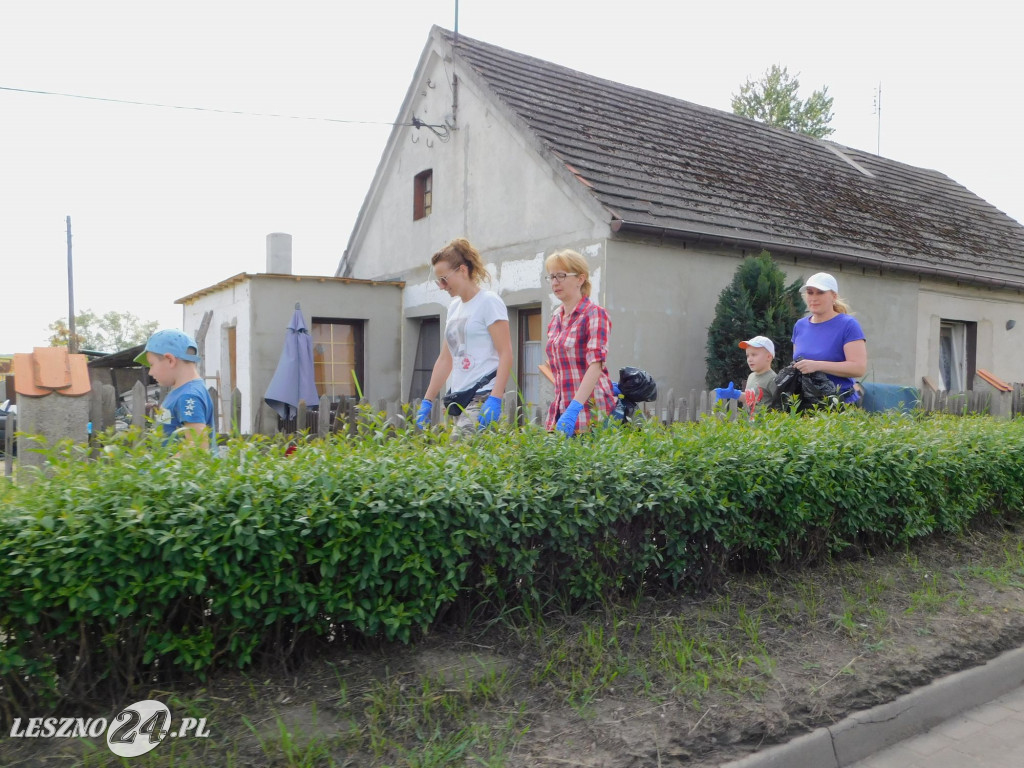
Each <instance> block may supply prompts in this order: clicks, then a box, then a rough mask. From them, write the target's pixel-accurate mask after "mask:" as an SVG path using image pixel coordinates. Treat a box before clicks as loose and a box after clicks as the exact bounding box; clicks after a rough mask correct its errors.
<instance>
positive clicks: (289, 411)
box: [263, 304, 320, 419]
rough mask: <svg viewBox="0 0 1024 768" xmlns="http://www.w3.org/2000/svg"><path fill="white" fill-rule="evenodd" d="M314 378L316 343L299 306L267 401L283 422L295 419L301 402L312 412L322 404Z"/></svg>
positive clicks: (289, 325)
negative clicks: (314, 346)
mask: <svg viewBox="0 0 1024 768" xmlns="http://www.w3.org/2000/svg"><path fill="white" fill-rule="evenodd" d="M314 378H315V377H314V372H313V339H312V337H311V336H310V335H309V330H308V329H307V328H306V320H305V318H303V317H302V310H301V309H299V305H298V304H296V305H295V313H294V314H293V315H292V321H291V323H289V324H288V332H287V334H286V335H285V337H284V349H283V350H282V352H281V359H280V360H279V361H278V363H277V370H276V371H275V372H274V378H272V379H271V380H270V386H269V387H267V394H266V395H265V396H264V398H263V399H264V401H265V402H266V403H267V405H269V406H270V407H271V408H273V409H274V410H275V411H276V412H277V415H278V416H280V417H281V418H282V419H294V418H295V416H296V414H297V413H298V405H299V400H305V401H306V405H308V406H310V407H312V408H315V407H316V406H317V405H318V404H319V402H320V395H319V394H317V391H316V385H315V384H314V383H313V380H314Z"/></svg>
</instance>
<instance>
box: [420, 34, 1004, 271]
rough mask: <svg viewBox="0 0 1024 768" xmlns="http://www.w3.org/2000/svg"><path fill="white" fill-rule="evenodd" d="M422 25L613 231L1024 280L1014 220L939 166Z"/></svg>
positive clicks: (899, 267) (871, 264)
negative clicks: (572, 180) (599, 209)
mask: <svg viewBox="0 0 1024 768" xmlns="http://www.w3.org/2000/svg"><path fill="white" fill-rule="evenodd" d="M432 34H434V35H438V36H440V38H441V39H442V40H443V41H445V42H446V43H447V44H448V45H451V46H453V54H454V57H455V59H456V61H458V62H461V63H462V65H463V67H462V68H468V69H469V70H470V71H471V72H472V73H473V77H474V79H475V80H477V81H478V84H479V85H482V86H484V87H486V88H487V89H489V90H490V92H491V93H492V94H493V95H494V96H495V97H496V98H497V100H498V101H499V102H500V103H501V104H502V105H504V107H505V108H506V109H507V110H508V111H509V112H510V113H511V114H510V117H511V118H512V120H513V124H517V123H518V124H520V125H522V126H524V129H525V130H527V131H529V132H531V133H532V134H534V136H535V137H536V138H537V139H538V140H539V142H540V144H541V146H542V147H543V148H544V149H545V150H546V152H545V154H549V156H550V158H551V160H552V162H554V163H556V164H563V165H564V167H565V169H566V170H567V171H568V172H569V173H571V174H572V175H574V176H575V177H576V178H577V179H578V181H579V182H580V186H579V190H580V193H581V194H586V195H592V196H593V198H595V199H596V201H597V202H598V203H600V205H602V206H603V207H604V208H605V209H606V210H607V212H608V216H609V224H610V226H611V228H612V230H613V231H615V232H629V231H636V232H653V233H656V234H659V235H662V236H666V237H680V238H683V239H686V240H691V241H700V242H707V243H712V244H713V243H724V244H733V245H741V246H743V247H750V248H767V249H768V250H770V251H772V252H773V253H774V254H775V255H781V254H782V253H788V254H793V255H803V256H812V257H820V258H822V259H826V260H835V261H839V262H843V263H856V264H863V265H864V266H868V267H875V268H881V269H892V270H898V271H901V272H909V273H911V274H918V275H937V276H940V277H948V278H951V279H955V280H958V281H960V282H966V283H972V284H976V285H985V286H994V287H1002V286H1005V287H1008V288H1013V289H1018V290H1019V289H1024V226H1022V225H1021V224H1020V223H1018V222H1016V221H1014V220H1013V219H1012V218H1010V217H1009V216H1007V215H1006V214H1004V213H1002V212H1001V211H999V210H998V209H996V208H995V207H993V206H992V205H989V204H988V203H986V202H985V201H984V200H982V199H981V198H980V197H978V196H977V195H975V194H973V193H972V192H970V191H969V190H968V189H966V188H964V187H963V186H961V185H960V184H957V183H956V182H955V181H953V180H952V179H950V178H949V177H947V176H945V175H943V174H941V173H939V172H937V171H930V170H925V169H922V168H915V167H913V166H909V165H905V164H903V163H898V162H895V161H893V160H887V159H885V158H883V157H879V156H876V155H872V154H870V153H867V152H862V151H860V150H856V149H851V148H849V147H843V146H840V145H838V144H835V143H833V142H828V141H821V140H818V139H813V138H810V137H808V136H804V135H801V134H797V133H791V132H789V131H783V130H778V129H775V128H769V127H767V126H765V125H763V124H760V123H757V122H755V121H753V120H749V119H747V118H743V117H739V116H736V115H732V114H729V113H726V112H721V111H719V110H715V109H710V108H707V107H702V106H698V105H696V104H691V103H689V102H686V101H681V100H679V99H674V98H670V97H668V96H663V95H660V94H657V93H653V92H650V91H645V90H642V89H640V88H634V87H631V86H626V85H622V84H619V83H615V82H611V81H609V80H603V79H601V78H597V77H592V76H590V75H586V74H583V73H581V72H577V71H575V70H571V69H568V68H566V67H562V66H558V65H556V64H552V63H550V62H547V61H543V60H541V59H536V58H533V57H530V56H524V55H522V54H519V53H514V52H512V51H508V50H505V49H503V48H498V47H497V46H494V45H489V44H487V43H483V42H479V41H477V40H472V39H469V38H466V37H464V36H462V35H460V36H459V37H458V38H457V39H456V38H455V36H454V35H453V34H452V33H451V32H449V31H447V30H443V29H440V28H439V27H435V28H434V30H433V32H432Z"/></svg>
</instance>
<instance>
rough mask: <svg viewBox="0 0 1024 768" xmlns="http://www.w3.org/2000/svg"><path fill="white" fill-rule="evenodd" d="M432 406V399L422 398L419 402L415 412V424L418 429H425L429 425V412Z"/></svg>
mask: <svg viewBox="0 0 1024 768" xmlns="http://www.w3.org/2000/svg"><path fill="white" fill-rule="evenodd" d="M433 408H434V401H433V400H424V401H423V402H422V403H420V409H419V411H417V412H416V426H417V427H418V428H419V429H426V428H427V427H429V426H430V412H431V411H432V410H433Z"/></svg>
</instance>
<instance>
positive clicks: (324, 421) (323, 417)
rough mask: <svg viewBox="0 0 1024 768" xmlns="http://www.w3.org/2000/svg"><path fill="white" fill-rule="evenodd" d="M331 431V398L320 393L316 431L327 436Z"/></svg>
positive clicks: (321, 435) (322, 435)
mask: <svg viewBox="0 0 1024 768" xmlns="http://www.w3.org/2000/svg"><path fill="white" fill-rule="evenodd" d="M330 431H331V399H330V398H329V397H327V395H320V407H319V408H317V409H316V433H317V435H319V436H320V437H326V436H327V435H328V434H329V433H330Z"/></svg>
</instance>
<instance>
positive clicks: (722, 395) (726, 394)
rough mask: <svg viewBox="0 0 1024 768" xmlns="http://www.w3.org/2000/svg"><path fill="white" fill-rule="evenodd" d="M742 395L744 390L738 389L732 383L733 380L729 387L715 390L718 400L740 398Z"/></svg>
mask: <svg viewBox="0 0 1024 768" xmlns="http://www.w3.org/2000/svg"><path fill="white" fill-rule="evenodd" d="M742 396H743V392H741V391H740V390H738V389H736V387H734V386H733V385H732V382H731V381H730V382H729V386H728V387H719V388H718V389H716V390H715V399H716V400H739V399H740V398H741V397H742Z"/></svg>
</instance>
